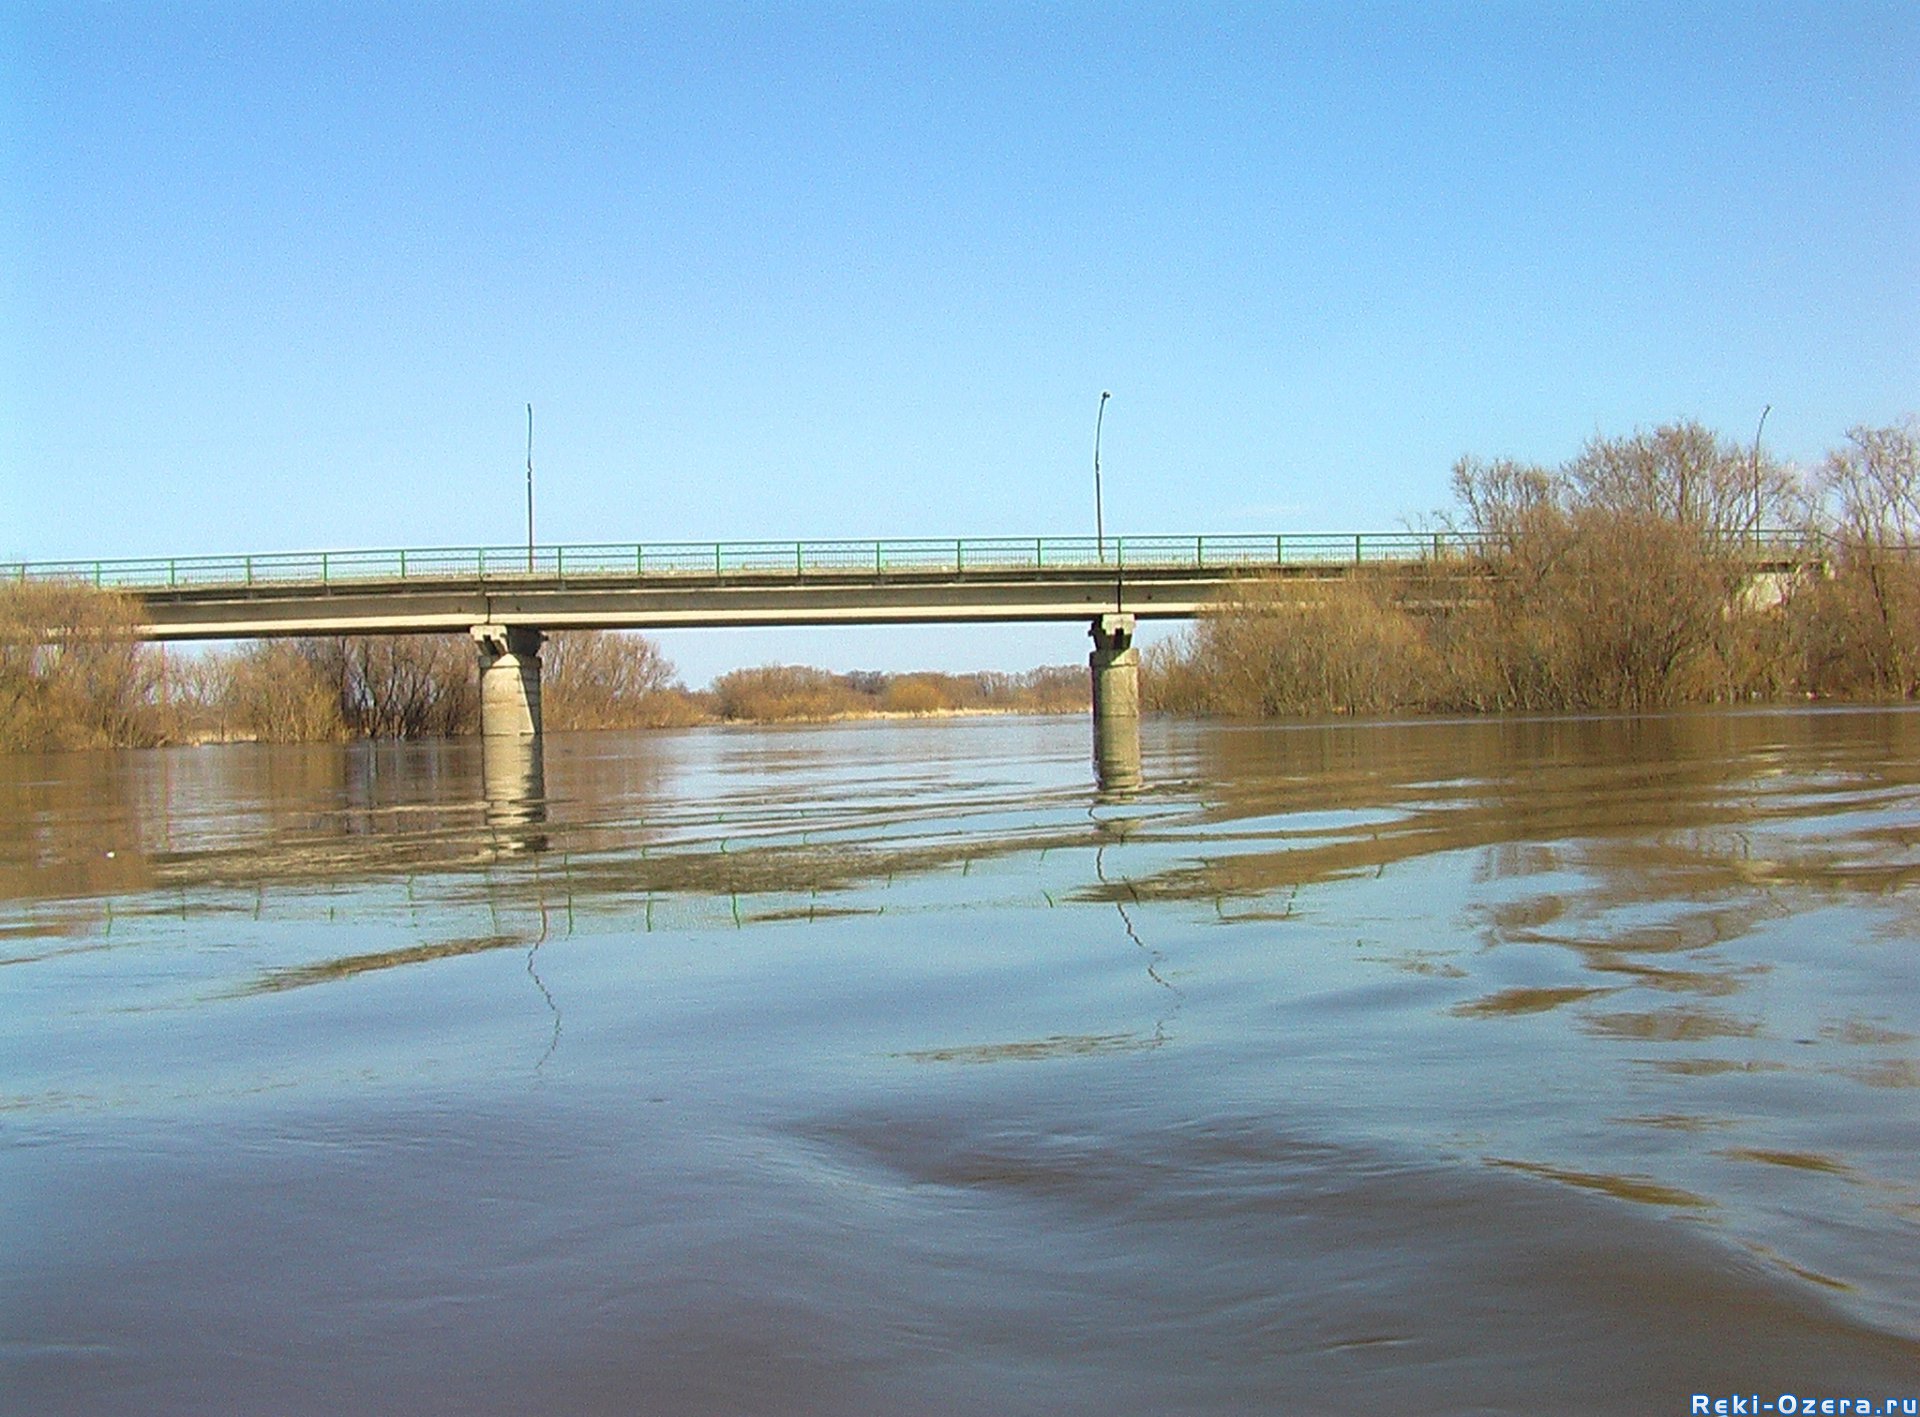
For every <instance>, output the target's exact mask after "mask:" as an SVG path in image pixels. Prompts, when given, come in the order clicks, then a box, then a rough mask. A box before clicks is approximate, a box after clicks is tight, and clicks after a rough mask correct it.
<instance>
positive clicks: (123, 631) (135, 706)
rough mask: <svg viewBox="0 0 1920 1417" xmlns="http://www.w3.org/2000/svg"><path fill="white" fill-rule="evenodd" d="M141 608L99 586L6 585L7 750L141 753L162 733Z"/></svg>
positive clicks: (155, 667) (0, 642)
mask: <svg viewBox="0 0 1920 1417" xmlns="http://www.w3.org/2000/svg"><path fill="white" fill-rule="evenodd" d="M138 624H139V607H138V605H137V603H136V602H134V601H133V600H131V599H130V598H128V597H126V596H123V595H117V594H115V593H113V592H111V591H101V590H96V589H95V588H93V587H92V586H86V585H74V584H67V583H60V582H25V583H19V584H14V585H9V586H6V587H3V588H0V750H3V751H9V752H18V751H21V750H27V749H44V748H100V747H136V746H143V745H146V744H150V743H156V742H159V741H160V740H161V738H162V737H163V726H164V725H163V723H162V715H161V707H162V706H161V703H160V689H161V676H160V671H159V662H158V657H157V655H156V653H155V652H154V650H153V648H152V647H151V646H149V645H144V644H142V643H140V641H139V640H138V639H137V638H136V627H137V626H138Z"/></svg>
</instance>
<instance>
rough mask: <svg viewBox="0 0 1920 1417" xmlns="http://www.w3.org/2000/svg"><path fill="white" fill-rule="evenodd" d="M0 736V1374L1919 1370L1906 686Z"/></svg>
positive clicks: (1174, 1389) (999, 1395)
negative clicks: (609, 730)
mask: <svg viewBox="0 0 1920 1417" xmlns="http://www.w3.org/2000/svg"><path fill="white" fill-rule="evenodd" d="M1087 758H1088V730H1087V725H1086V723H1085V722H1084V720H1082V719H1079V718H1060V719H1033V718H978V719H955V720H939V721H926V722H920V721H912V722H868V723H845V724H832V725H824V726H818V727H804V728H766V729H754V728H709V729H696V730H689V731H681V732H660V733H651V734H644V733H640V734H579V735H555V736H553V737H552V738H550V739H549V740H548V741H547V743H546V745H545V749H544V754H543V759H542V760H541V761H539V762H537V763H536V762H534V761H532V760H530V759H526V760H520V761H514V760H512V759H511V758H508V759H499V758H496V759H494V760H491V761H486V760H483V754H482V751H481V747H480V745H479V744H478V743H476V742H470V741H469V742H454V743H435V744H378V745H367V744H359V745H351V746H344V747H343V746H312V747H275V748H269V747H260V746H252V745H231V746H224V747H209V748H201V749H179V750H165V751H156V752H144V753H120V754H72V755H62V756H47V757H22V758H13V759H0V1410H4V1411H7V1412H15V1411H18V1412H33V1413H55V1414H57V1413H89V1414H96V1413H141V1414H166V1413H195V1414H199V1413H224V1412H232V1413H255V1412H258V1413H266V1412H273V1413H292V1414H297V1413H321V1412H346V1411H367V1412H375V1411H377V1412H407V1413H442V1412H444V1413H495V1412H497V1413H532V1412H556V1413H558V1412H569V1413H571V1412H582V1413H586V1412H608V1413H615V1412H618V1413H632V1412H645V1413H668V1414H680V1413H687V1414H707V1413H713V1414H721V1413H889V1414H892V1413H899V1414H944V1413H1066V1414H1074V1413H1089V1414H1091V1413H1101V1414H1119V1413H1135V1412H1138V1413H1149V1412H1151V1413H1173V1412H1179V1413H1245V1412H1276V1413H1295V1412H1302V1413H1322V1412H1324V1413H1359V1412H1376V1411H1377V1412H1395V1413H1463V1412H1596V1413H1611V1412H1619V1413H1634V1414H1649V1413H1668V1412H1671V1413H1682V1412H1688V1411H1692V1410H1696V1409H1695V1408H1693V1407H1692V1406H1690V1403H1691V1402H1692V1401H1693V1399H1694V1397H1695V1396H1696V1395H1698V1394H1707V1395H1710V1396H1712V1397H1723V1396H1731V1395H1748V1394H1754V1395H1758V1397H1759V1398H1760V1400H1762V1401H1768V1402H1773V1401H1776V1400H1777V1398H1778V1396H1779V1395H1780V1394H1785V1393H1792V1394H1797V1395H1801V1396H1812V1397H1815V1398H1818V1397H1823V1396H1824V1397H1847V1398H1852V1397H1855V1396H1866V1397H1871V1398H1873V1399H1875V1400H1880V1399H1884V1398H1887V1397H1901V1398H1920V1280H1917V1279H1916V1276H1920V1164H1917V1163H1916V1158H1920V987H1916V986H1917V985H1920V714H1917V713H1915V712H1912V711H1902V710H1879V709H1858V710H1821V709H1794V710H1783V711H1775V710H1748V711H1729V712H1701V713H1686V714H1675V715H1670V716H1653V717H1639V718H1619V717H1596V718H1543V719H1520V720H1509V719H1500V720H1474V721H1445V722H1441V721H1398V722H1383V723H1359V722H1354V723H1346V722H1343V723H1336V724H1308V725H1283V726H1221V725H1204V724H1189V723H1165V722H1154V723H1149V724H1148V726H1147V728H1146V732H1145V776H1146V786H1145V787H1144V788H1143V789H1141V790H1139V791H1137V792H1134V793H1131V794H1109V795H1102V794H1100V793H1098V792H1096V791H1095V790H1094V789H1093V787H1092V785H1091V774H1090V771H1089V767H1088V762H1087Z"/></svg>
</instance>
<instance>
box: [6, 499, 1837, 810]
mask: <svg viewBox="0 0 1920 1417" xmlns="http://www.w3.org/2000/svg"><path fill="white" fill-rule="evenodd" d="M1787 540H1788V538H1783V537H1781V536H1778V535H1775V534H1771V533H1769V534H1766V535H1764V536H1753V535H1743V536H1742V537H1741V539H1740V542H1739V544H1740V546H1741V548H1742V552H1743V554H1748V555H1750V556H1751V558H1752V560H1753V562H1754V568H1755V571H1756V573H1765V572H1766V571H1768V570H1769V569H1772V570H1775V571H1777V570H1779V569H1780V568H1781V567H1783V566H1792V565H1798V564H1800V563H1801V562H1802V561H1803V560H1804V557H1805V552H1804V550H1803V549H1802V548H1800V547H1798V546H1797V545H1792V546H1790V545H1788V544H1787ZM1479 550H1480V547H1479V545H1478V543H1477V541H1476V539H1475V538H1474V537H1472V536H1471V535H1469V534H1462V533H1458V532H1411V531H1401V532H1378V533H1372V532H1361V533H1345V532H1343V533H1311V534H1302V533H1296V534H1279V535H1247V534H1234V535H1219V536H1207V535H1195V536H1137V537H1136V536H1128V537H1106V538H1095V537H993V538H979V539H966V538H962V539H957V540H933V539H916V540H892V541H884V540H883V541H778V542H776V541H735V542H703V543H665V544H642V543H631V544H597V545H579V546H539V547H531V548H530V547H526V546H517V547H500V546H491V547H468V548H449V547H438V548H427V549H392V550H378V551H313V552H276V553H271V554H264V555H241V556H188V557H166V558H160V557H152V558H145V559H136V560H114V561H105V560H103V561H46V562H20V563H14V564H11V565H7V564H4V563H0V579H6V580H15V581H65V582H81V583H85V584H88V585H93V586H98V587H101V588H103V589H113V590H118V591H122V592H124V593H126V594H129V595H131V596H133V597H134V598H135V599H136V601H137V603H138V605H139V608H140V609H139V614H140V619H139V633H140V634H141V635H142V636H143V637H145V638H149V639H154V640H213V639H219V640H227V639H249V638H255V637H261V636H276V635H359V634H408V633H430V632H443V633H444V632H453V633H468V634H471V635H472V637H473V639H474V641H475V643H476V646H477V650H478V655H479V663H480V675H481V705H482V710H481V718H482V728H483V731H484V733H485V734H486V735H487V736H488V737H489V738H493V737H520V738H529V737H537V736H538V735H539V733H540V656H539V652H540V646H541V644H542V643H543V642H544V640H545V638H546V636H547V635H548V634H549V633H551V632H554V631H564V630H580V629H668V628H683V627H718V626H745V625H760V626H773V625H832V624H848V625H852V624H867V625H871V624H916V623H917V624H940V623H949V624H951V623H958V622H965V621H975V622H977V621H1032V620H1086V621H1088V622H1089V624H1090V626H1091V629H1090V633H1091V635H1092V637H1093V640H1094V650H1093V654H1092V659H1091V668H1092V674H1093V697H1094V721H1095V748H1096V758H1098V759H1100V760H1101V761H1102V762H1105V761H1106V760H1107V759H1108V758H1109V757H1112V758H1113V759H1114V762H1115V763H1116V764H1118V763H1119V762H1120V761H1121V760H1122V759H1124V758H1125V757H1126V751H1125V747H1124V745H1125V743H1126V742H1127V741H1128V740H1131V741H1132V742H1133V743H1134V744H1135V745H1136V746H1135V747H1134V748H1133V750H1132V754H1133V759H1134V761H1135V762H1136V764H1137V758H1138V752H1137V741H1138V738H1137V719H1138V714H1139V689H1138V683H1139V674H1138V664H1139V655H1138V652H1137V651H1136V650H1135V649H1134V648H1133V643H1132V642H1133V628H1134V622H1135V619H1136V618H1187V617H1192V616H1194V615H1197V614H1199V613H1200V612H1201V611H1203V610H1204V609H1206V608H1207V607H1209V606H1213V605H1218V604H1220V603H1222V602H1224V601H1227V600H1230V599H1231V598H1232V597H1233V596H1234V595H1235V593H1236V592H1237V590H1238V589H1240V588H1242V587H1244V586H1245V585H1247V584H1248V583H1249V582H1250V581H1253V580H1258V579H1264V580H1280V581H1286V582H1293V583H1296V584H1301V585H1305V584H1309V583H1312V582H1316V581H1328V580H1335V579H1340V578H1344V577H1349V576H1352V575H1355V574H1356V573H1358V572H1360V571H1362V570H1363V569H1365V568H1370V567H1371V568H1381V569H1388V568H1398V569H1401V570H1408V569H1423V570H1425V571H1426V572H1428V573H1429V574H1431V575H1436V576H1441V577H1452V576H1462V577H1464V576H1467V575H1470V574H1473V573H1475V572H1476V569H1477V567H1478V566H1479V564H1480V559H1479V557H1478V555H1477V553H1478V552H1479ZM1109 745H1111V746H1114V747H1115V752H1114V753H1113V754H1109V753H1107V752H1106V751H1105V749H1106V747H1107V746H1109ZM1136 770H1137V769H1136ZM1115 773H1116V775H1118V776H1120V777H1124V773H1123V772H1121V771H1120V769H1119V768H1118V767H1117V766H1116V769H1115Z"/></svg>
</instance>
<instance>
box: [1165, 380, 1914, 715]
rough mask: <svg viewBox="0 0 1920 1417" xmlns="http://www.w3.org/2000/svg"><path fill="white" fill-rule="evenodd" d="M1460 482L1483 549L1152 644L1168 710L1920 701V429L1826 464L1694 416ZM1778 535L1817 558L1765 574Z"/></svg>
mask: <svg viewBox="0 0 1920 1417" xmlns="http://www.w3.org/2000/svg"><path fill="white" fill-rule="evenodd" d="M1453 490H1454V494H1455V506H1454V508H1453V509H1452V511H1451V512H1449V513H1445V514H1442V515H1441V516H1440V517H1439V518H1438V519H1437V520H1438V526H1437V528H1436V529H1438V530H1443V531H1448V532H1462V533H1467V534H1468V535H1467V536H1465V537H1460V538H1452V539H1451V544H1462V543H1464V544H1465V545H1467V546H1469V547H1470V548H1472V549H1471V550H1470V551H1468V552H1466V553H1463V554H1457V555H1455V556H1454V557H1453V558H1452V559H1450V560H1449V561H1446V562H1436V563H1435V564H1433V565H1431V566H1427V567H1415V568H1401V569H1397V570H1391V571H1387V570H1383V571H1381V572H1380V573H1377V574H1376V573H1367V574H1356V575H1355V576H1353V577H1352V578H1351V579H1348V580H1346V581H1343V582H1336V583H1331V584H1320V585H1315V586H1311V587H1303V586H1297V585H1296V586H1287V585H1285V584H1282V583H1277V582H1268V583H1261V584H1256V585H1253V586H1251V587H1250V588H1249V589H1248V590H1247V592H1246V593H1245V594H1244V595H1243V596H1242V597H1240V598H1239V599H1238V601H1237V602H1236V603H1234V604H1232V605H1229V606H1226V607H1223V608H1222V609H1221V610H1220V611H1218V612H1217V613H1215V614H1213V615H1211V616H1209V617H1207V618H1205V619H1203V620H1201V621H1199V622H1198V623H1197V624H1196V625H1195V626H1194V628H1193V629H1192V630H1190V631H1189V632H1188V633H1186V634H1185V635H1183V636H1182V637H1180V638H1178V639H1176V640H1173V641H1171V642H1168V643H1165V644H1162V645H1159V646H1156V647H1154V649H1153V650H1152V651H1150V652H1149V653H1148V654H1147V656H1146V660H1145V666H1144V673H1143V682H1142V692H1143V695H1144V697H1145V700H1146V703H1147V705H1148V706H1149V707H1151V708H1155V709H1159V710H1161V711H1165V712H1173V713H1183V714H1219V715H1227V716H1239V717H1271V716H1281V715H1310V714H1329V713H1389V712H1405V711H1461V710H1473V711H1480V710H1543V711H1554V710H1569V709H1647V708H1658V707H1664V706H1669V705H1677V704H1685V703H1707V702H1735V701H1742V700H1749V699H1779V698H1788V697H1836V698H1872V699H1910V698H1913V697H1915V695H1916V693H1920V423H1916V421H1915V420H1914V419H1912V418H1909V419H1907V420H1906V421H1905V422H1904V423H1902V424H1899V425H1896V426H1892V427H1885V428H1855V429H1853V430H1852V431H1851V432H1850V433H1849V434H1848V441H1847V444H1846V446H1845V447H1843V448H1840V449H1837V450H1835V451H1834V452H1832V453H1830V454H1829V455H1828V456H1827V457H1826V459H1825V460H1824V462H1823V463H1822V465H1821V466H1820V467H1819V468H1818V469H1817V470H1815V471H1813V472H1811V473H1802V472H1800V471H1798V470H1796V469H1793V468H1790V467H1785V466H1782V465H1780V464H1778V463H1776V462H1774V461H1772V460H1771V459H1769V458H1766V457H1764V456H1762V455H1761V454H1760V452H1759V450H1758V449H1757V448H1754V447H1750V446H1744V447H1743V446H1742V445H1740V444H1737V443H1734V442H1732V441H1730V440H1728V439H1726V438H1723V437H1720V436H1719V435H1717V434H1715V433H1714V432H1712V431H1711V430H1709V429H1706V428H1704V427H1702V426H1700V425H1699V424H1697V423H1691V422H1686V423H1676V424H1671V425H1667V426H1664V427H1661V428H1656V429H1654V430H1653V431H1652V432H1650V433H1646V432H1643V433H1635V434H1634V435H1633V436H1631V437H1626V438H1595V439H1594V440H1593V441H1591V442H1590V443H1589V444H1588V445H1587V446H1586V447H1585V448H1584V449H1583V450H1582V451H1581V453H1580V454H1579V456H1578V457H1576V458H1574V459H1573V460H1572V461H1570V462H1567V463H1564V464H1562V465H1561V466H1559V467H1551V468H1549V467H1541V466H1537V465H1533V464H1528V463H1521V462H1515V461H1512V460H1506V459H1502V460H1499V461H1495V462H1484V461H1482V460H1480V459H1478V458H1465V459H1462V460H1461V461H1460V462H1459V463H1458V464H1457V465H1456V466H1455V468H1454V470H1453ZM1763 527H1764V528H1779V529H1784V530H1787V531H1790V532H1792V533H1793V537H1792V540H1793V542H1794V544H1796V545H1798V546H1800V547H1804V548H1809V549H1810V550H1811V553H1812V554H1811V556H1810V558H1809V560H1808V562H1807V563H1806V564H1803V565H1800V566H1798V567H1796V568H1794V569H1793V570H1792V571H1791V572H1790V573H1786V574H1781V575H1776V576H1772V577H1766V578H1756V577H1755V576H1754V574H1753V565H1754V553H1755V551H1756V549H1757V548H1759V547H1760V546H1762V545H1763V544H1765V543H1764V542H1763V540H1762V538H1761V536H1760V535H1759V533H1760V529H1761V528H1763ZM1441 540H1442V541H1443V542H1446V541H1448V540H1449V539H1448V538H1441Z"/></svg>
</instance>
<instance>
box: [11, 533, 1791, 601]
mask: <svg viewBox="0 0 1920 1417" xmlns="http://www.w3.org/2000/svg"><path fill="white" fill-rule="evenodd" d="M1729 539H1730V540H1734V541H1737V542H1738V544H1739V545H1740V546H1741V547H1742V548H1751V554H1752V555H1753V556H1754V558H1755V559H1756V560H1768V559H1792V558H1797V557H1803V556H1805V555H1807V554H1808V553H1809V550H1810V548H1809V547H1808V546H1807V544H1806V541H1805V538H1803V537H1802V536H1800V535H1799V534H1797V533H1792V532H1773V531H1768V532H1761V533H1758V534H1755V533H1753V532H1746V531H1743V532H1738V533H1729ZM1482 549H1483V543H1482V540H1481V539H1480V538H1479V537H1477V536H1475V535H1474V534H1472V533H1467V532H1457V531H1438V532H1430V531H1389V532H1301V533H1284V534H1279V535H1247V534H1232V535H1217V536H1205V535H1201V536H1127V537H1108V538H1106V539H1105V541H1104V542H1096V541H1095V539H1094V538H1093V537H1090V536H1067V537H1047V536H1038V537H979V538H964V537H963V538H959V539H929V538H922V539H912V540H895V541H720V542H659V543H613V544H607V543H602V544H593V545H580V546H540V547H536V548H534V549H533V550H531V551H529V550H528V548H527V547H525V546H475V547H425V548H417V547H409V548H405V549H401V548H393V549H388V550H377V551H287V552H272V553H268V554H264V555H242V556H173V557H147V558H136V559H130V560H113V561H106V560H101V561H16V562H11V563H0V579H3V580H11V581H80V582H85V583H87V584H90V585H95V586H100V587H104V588H112V589H117V590H131V591H166V590H191V589H216V588H241V587H247V586H257V587H283V588H298V587H321V588H331V587H335V586H339V587H352V586H366V585H374V584H391V583H393V582H396V581H398V582H409V583H413V582H417V583H421V584H426V583H434V584H441V585H462V586H472V585H476V584H485V585H496V584H499V585H512V584H526V583H528V582H537V583H540V584H543V585H544V584H551V583H554V582H570V581H592V580H602V581H604V580H608V579H622V580H628V581H632V580H654V579H656V578H657V579H663V580H664V579H688V578H695V577H700V578H708V579H712V578H716V577H717V578H722V579H724V578H727V577H734V576H739V577H755V578H772V577H778V578H790V577H802V578H804V577H807V576H842V577H845V576H862V577H887V576H895V575H897V576H915V575H959V576H965V575H969V574H986V573H990V572H991V573H1005V572H1009V571H1011V572H1019V571H1035V572H1049V571H1059V572H1071V571H1088V570H1097V569H1099V568H1102V567H1107V568H1111V569H1113V570H1114V571H1115V572H1116V573H1118V572H1123V571H1127V570H1141V571H1145V570H1182V569H1189V570H1200V571H1207V570H1219V571H1257V570H1263V569H1265V570H1277V569H1281V568H1286V567H1296V566H1297V567H1303V568H1305V567H1313V566H1333V565H1362V564H1406V563H1413V562H1425V561H1446V560H1460V559H1465V558H1471V557H1473V556H1475V555H1477V554H1479V553H1480V552H1481V551H1482Z"/></svg>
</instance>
